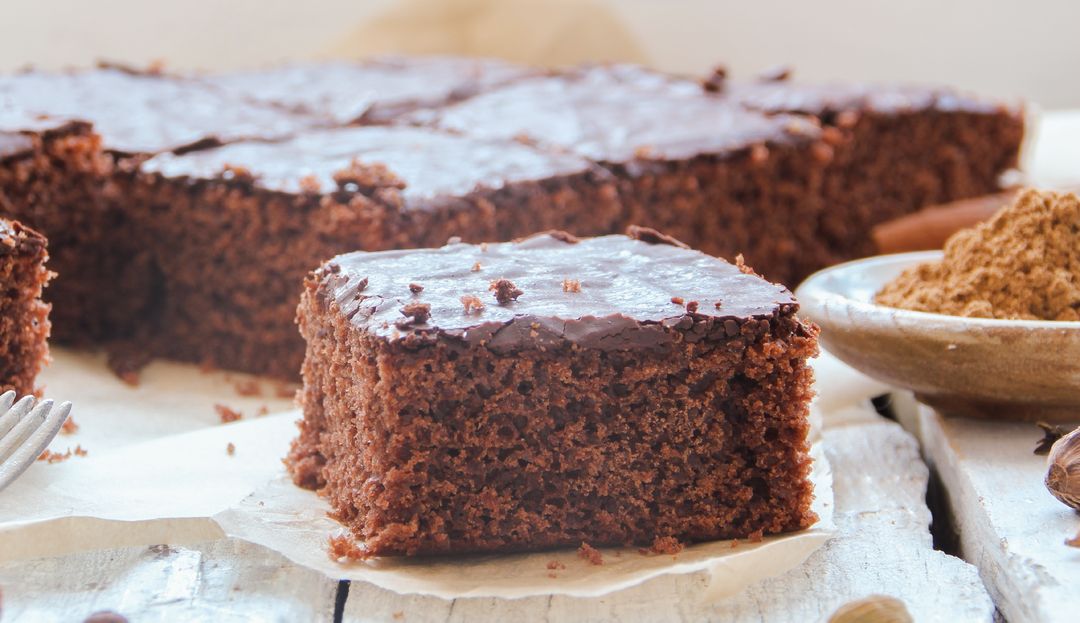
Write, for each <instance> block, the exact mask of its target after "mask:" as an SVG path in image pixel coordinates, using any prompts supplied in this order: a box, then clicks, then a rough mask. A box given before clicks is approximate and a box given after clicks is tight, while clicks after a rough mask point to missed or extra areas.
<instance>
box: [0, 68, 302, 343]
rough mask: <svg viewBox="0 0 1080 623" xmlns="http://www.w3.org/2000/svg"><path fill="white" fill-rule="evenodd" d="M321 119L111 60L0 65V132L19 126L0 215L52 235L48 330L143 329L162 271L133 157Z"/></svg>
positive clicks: (2, 161)
mask: <svg viewBox="0 0 1080 623" xmlns="http://www.w3.org/2000/svg"><path fill="white" fill-rule="evenodd" d="M318 123H321V122H317V121H316V120H313V119H310V118H306V117H303V116H300V115H294V114H292V113H287V112H284V111H281V110H278V109H275V108H273V107H270V106H265V105H261V104H257V103H248V102H245V101H244V100H243V99H241V98H238V97H235V96H231V95H228V94H225V93H222V92H219V91H218V90H216V89H214V88H213V87H210V86H207V85H203V84H200V83H198V82H196V81H193V80H188V79H182V78H177V77H174V76H168V75H163V74H160V73H155V72H140V71H136V70H133V69H127V68H122V67H116V66H103V67H99V68H96V69H91V70H85V71H65V72H55V73H54V72H39V71H26V72H21V73H18V74H12V75H5V76H0V132H4V131H7V132H8V133H9V136H16V135H18V136H21V137H22V138H21V139H20V140H19V143H20V145H21V147H20V148H19V149H16V150H11V151H10V153H8V154H7V155H6V156H3V157H0V216H5V217H9V218H14V219H17V220H19V221H21V222H23V223H25V224H27V225H29V226H32V227H34V228H35V229H37V230H38V231H41V232H42V233H43V234H44V235H46V236H47V237H48V238H49V242H50V254H51V261H50V268H51V269H52V270H53V271H55V272H56V273H57V278H56V280H55V281H53V282H52V283H51V284H50V287H49V290H48V292H47V299H48V300H49V301H50V302H51V303H53V304H54V312H53V323H54V326H55V330H54V336H55V337H56V338H57V339H59V340H60V341H63V342H67V343H75V344H93V343H102V342H111V341H114V340H119V339H128V338H130V337H131V336H132V335H134V334H136V333H145V331H146V327H145V322H144V318H145V317H146V316H148V315H152V314H153V308H154V306H155V305H156V299H157V295H158V292H157V290H158V288H159V286H158V281H159V277H160V275H159V272H158V271H157V270H156V267H155V266H154V265H153V263H152V262H151V261H150V259H149V251H150V250H151V249H152V247H153V245H152V244H148V243H147V239H146V236H145V230H144V229H143V228H141V227H140V226H139V225H138V224H137V223H136V221H137V220H139V219H141V217H142V215H143V213H142V206H140V205H139V204H137V203H134V202H132V201H131V198H130V196H129V195H128V193H127V187H128V186H129V184H130V178H131V176H132V174H133V171H134V170H136V168H137V167H138V163H139V162H140V161H141V160H143V159H145V158H147V157H149V156H150V155H152V154H155V153H159V152H170V151H181V152H182V151H185V150H193V149H198V148H205V147H208V146H212V145H218V144H222V143H226V142H229V141H235V140H239V139H241V138H251V137H275V136H282V135H287V134H288V135H291V134H296V133H297V132H299V131H300V130H301V129H302V128H305V127H310V126H313V125H317V124H318Z"/></svg>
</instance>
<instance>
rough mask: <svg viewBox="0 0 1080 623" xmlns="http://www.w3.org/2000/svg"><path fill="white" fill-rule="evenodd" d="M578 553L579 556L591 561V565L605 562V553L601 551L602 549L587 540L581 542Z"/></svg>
mask: <svg viewBox="0 0 1080 623" xmlns="http://www.w3.org/2000/svg"><path fill="white" fill-rule="evenodd" d="M577 553H578V557H580V558H583V559H585V560H587V561H589V564H590V565H602V564H604V555H603V554H601V553H600V550H598V549H596V548H595V547H593V546H592V545H589V544H588V543H586V542H585V541H582V542H581V547H579V548H578V550H577Z"/></svg>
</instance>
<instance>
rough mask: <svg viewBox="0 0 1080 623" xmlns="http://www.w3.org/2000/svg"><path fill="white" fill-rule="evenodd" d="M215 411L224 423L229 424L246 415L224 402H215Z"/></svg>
mask: <svg viewBox="0 0 1080 623" xmlns="http://www.w3.org/2000/svg"><path fill="white" fill-rule="evenodd" d="M214 411H216V412H217V414H218V417H219V418H221V423H222V424H228V423H229V422H235V421H237V420H239V419H242V418H243V417H244V414H243V413H240V412H239V411H237V410H236V409H232V408H230V407H228V406H226V405H223V404H220V403H219V404H215V405H214Z"/></svg>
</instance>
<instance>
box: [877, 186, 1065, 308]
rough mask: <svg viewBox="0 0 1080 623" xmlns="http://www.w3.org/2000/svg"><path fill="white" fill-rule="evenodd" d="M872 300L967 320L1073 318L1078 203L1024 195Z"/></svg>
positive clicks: (1029, 192)
mask: <svg viewBox="0 0 1080 623" xmlns="http://www.w3.org/2000/svg"><path fill="white" fill-rule="evenodd" d="M874 300H875V302H877V303H879V304H881V305H887V306H889V307H898V308H902V309H910V310H914V311H924V312H933V313H939V314H949V315H953V316H968V317H973V318H1008V319H1024V320H1080V198H1078V197H1077V196H1076V195H1075V194H1072V193H1055V192H1047V191H1037V190H1026V191H1024V192H1022V193H1020V194H1019V195H1018V196H1017V197H1016V199H1015V201H1014V202H1013V203H1012V204H1011V205H1009V206H1007V207H1005V208H1003V209H1002V210H1001V211H1000V212H998V213H997V214H996V215H995V216H994V217H993V218H992V219H990V220H989V221H987V222H985V223H982V224H980V225H978V226H976V227H973V228H971V229H966V230H962V231H959V232H957V233H956V234H954V235H953V236H952V237H950V238H949V240H948V241H947V242H946V243H945V254H944V257H943V258H942V260H941V261H940V262H931V263H926V264H921V265H919V266H916V267H914V268H911V269H908V270H906V271H904V272H903V273H901V274H900V276H899V277H897V278H896V279H894V280H893V281H891V282H889V283H888V284H887V285H886V286H885V287H884V288H882V289H881V291H880V292H878V293H877V295H876V296H875V297H874Z"/></svg>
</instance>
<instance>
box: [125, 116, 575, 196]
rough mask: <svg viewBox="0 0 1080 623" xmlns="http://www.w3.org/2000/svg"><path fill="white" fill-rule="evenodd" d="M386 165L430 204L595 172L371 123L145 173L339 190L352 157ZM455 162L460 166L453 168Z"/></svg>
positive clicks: (233, 149)
mask: <svg viewBox="0 0 1080 623" xmlns="http://www.w3.org/2000/svg"><path fill="white" fill-rule="evenodd" d="M354 158H355V159H357V160H358V161H359V162H360V163H361V164H362V165H377V164H381V165H385V166H386V167H387V168H388V169H389V170H390V171H392V172H393V174H394V175H395V176H396V177H397V178H399V179H400V182H402V183H404V188H402V189H401V194H402V196H403V197H404V198H405V199H406V200H408V201H423V200H429V199H434V198H437V197H440V196H454V197H458V196H463V195H467V194H469V193H470V192H472V191H474V190H476V189H477V188H479V187H484V188H490V189H498V188H501V187H503V186H504V185H506V184H507V183H511V182H521V181H532V180H542V179H545V178H552V177H560V176H564V175H574V174H580V173H584V172H587V171H590V170H594V169H595V167H593V165H592V164H590V163H589V162H587V161H585V160H583V159H581V158H578V157H576V156H573V155H570V154H555V153H544V152H542V151H539V150H537V149H534V148H532V147H528V146H526V145H521V144H518V143H513V142H508V141H497V140H494V141H493V140H484V139H474V138H471V137H466V136H456V135H453V134H448V133H443V132H438V131H432V130H428V129H423V128H412V127H390V126H370V127H356V128H341V129H334V130H322V131H312V132H308V133H305V134H301V135H299V136H297V137H295V138H292V139H289V140H286V141H280V142H255V141H252V142H243V143H234V144H232V145H226V146H224V147H219V148H217V149H207V150H202V151H197V152H189V153H186V154H183V155H175V154H162V155H159V156H157V157H154V158H151V159H149V160H147V161H146V162H144V163H143V166H142V170H143V171H145V172H148V173H157V174H160V175H162V176H164V177H169V178H188V179H191V180H200V179H219V178H221V177H222V175H223V174H224V173H225V172H226V170H227V169H228V168H229V167H238V168H241V169H243V170H244V171H246V172H247V173H249V174H250V175H251V176H253V178H254V179H253V180H252V184H253V185H254V186H256V187H258V188H263V189H266V190H270V191H276V192H284V193H299V192H303V191H304V184H305V181H306V182H308V183H312V182H314V183H316V184H317V186H318V191H319V192H322V193H329V192H334V191H337V190H338V184H337V182H335V181H334V175H335V173H337V172H339V171H342V170H345V169H348V168H349V166H350V163H351V162H352V161H353V159H354ZM448 163H452V164H453V166H449V165H448Z"/></svg>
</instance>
